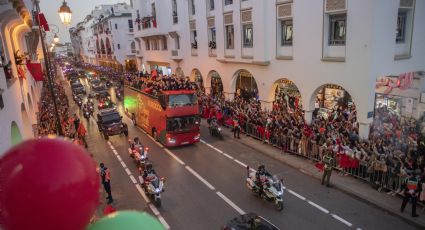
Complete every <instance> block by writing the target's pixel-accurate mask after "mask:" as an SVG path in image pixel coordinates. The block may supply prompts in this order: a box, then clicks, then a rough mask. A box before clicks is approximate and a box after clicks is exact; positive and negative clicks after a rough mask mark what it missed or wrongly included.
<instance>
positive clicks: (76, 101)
mask: <svg viewBox="0 0 425 230" xmlns="http://www.w3.org/2000/svg"><path fill="white" fill-rule="evenodd" d="M74 101H75V103H76V104H77V105H78V107H80V108H81V106H83V99H82V98H81V97H80V96H78V95H74Z"/></svg>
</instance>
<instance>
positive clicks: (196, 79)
mask: <svg viewBox="0 0 425 230" xmlns="http://www.w3.org/2000/svg"><path fill="white" fill-rule="evenodd" d="M190 81H191V82H193V83H195V85H196V89H198V90H200V91H205V88H204V81H203V79H202V75H201V71H199V70H198V69H193V70H192V73H191V74H190Z"/></svg>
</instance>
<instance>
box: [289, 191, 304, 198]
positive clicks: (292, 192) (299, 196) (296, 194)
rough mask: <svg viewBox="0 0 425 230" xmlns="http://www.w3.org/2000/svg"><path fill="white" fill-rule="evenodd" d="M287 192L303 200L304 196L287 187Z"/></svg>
mask: <svg viewBox="0 0 425 230" xmlns="http://www.w3.org/2000/svg"><path fill="white" fill-rule="evenodd" d="M288 192H289V193H291V194H292V195H294V196H296V197H298V198H300V199H301V200H305V197H303V196H301V195H300V194H298V193H296V192H294V191H292V190H291V189H288Z"/></svg>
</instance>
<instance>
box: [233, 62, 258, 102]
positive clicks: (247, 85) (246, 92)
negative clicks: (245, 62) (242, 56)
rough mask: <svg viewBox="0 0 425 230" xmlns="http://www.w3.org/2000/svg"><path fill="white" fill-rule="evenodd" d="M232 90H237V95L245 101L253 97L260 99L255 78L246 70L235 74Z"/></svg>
mask: <svg viewBox="0 0 425 230" xmlns="http://www.w3.org/2000/svg"><path fill="white" fill-rule="evenodd" d="M232 88H233V89H234V90H235V95H237V96H241V97H243V98H245V99H250V98H252V97H256V98H258V95H259V94H258V87H257V82H256V81H255V78H254V76H253V75H252V74H251V73H250V72H249V71H248V70H245V69H240V70H238V71H236V72H235V74H234V75H233V80H232Z"/></svg>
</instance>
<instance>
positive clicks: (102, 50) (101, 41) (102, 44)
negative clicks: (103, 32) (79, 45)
mask: <svg viewBox="0 0 425 230" xmlns="http://www.w3.org/2000/svg"><path fill="white" fill-rule="evenodd" d="M100 50H101V52H102V54H106V53H105V43H104V42H103V40H102V39H100Z"/></svg>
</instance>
